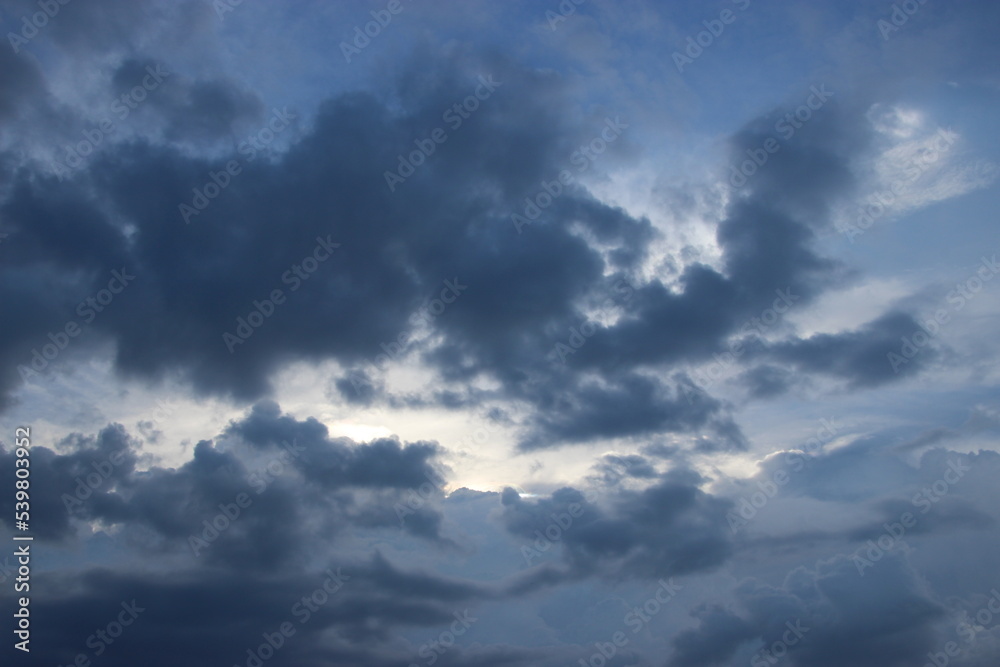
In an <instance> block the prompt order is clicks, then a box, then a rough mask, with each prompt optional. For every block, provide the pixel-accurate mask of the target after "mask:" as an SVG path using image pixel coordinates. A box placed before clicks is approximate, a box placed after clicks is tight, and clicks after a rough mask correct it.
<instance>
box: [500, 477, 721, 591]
mask: <svg viewBox="0 0 1000 667" xmlns="http://www.w3.org/2000/svg"><path fill="white" fill-rule="evenodd" d="M643 476H645V475H643ZM704 481H705V480H704V479H703V478H701V477H700V476H699V475H697V474H696V473H693V472H688V471H683V470H674V471H671V472H669V473H666V474H664V475H662V476H661V477H660V479H659V480H657V482H656V483H655V484H653V485H652V486H650V487H648V488H646V489H644V490H642V491H624V490H623V491H620V492H619V493H618V494H616V495H615V496H614V497H613V498H612V499H611V501H610V503H609V506H608V507H602V506H598V505H596V504H594V503H593V502H591V501H590V500H588V498H587V497H585V495H584V494H583V493H581V492H580V491H578V490H576V489H572V488H564V489H560V490H558V491H556V492H554V493H553V494H552V495H551V496H550V497H548V498H541V499H538V500H535V501H528V500H525V499H523V498H521V497H520V496H519V495H518V494H517V492H515V491H514V490H513V489H506V490H505V491H504V493H503V495H502V498H501V500H502V504H503V508H504V511H503V514H502V520H503V522H504V524H505V526H506V528H507V530H508V531H509V532H510V533H511V534H512V535H514V536H516V537H518V538H520V539H522V540H524V544H523V545H522V555H525V551H524V550H525V549H528V550H529V551H531V550H535V551H533V552H531V554H530V555H531V556H532V557H528V556H526V559H527V560H528V562H529V564H537V561H536V560H535V559H539V560H540V559H542V557H543V547H544V546H545V544H546V543H548V544H549V547H548V548H545V549H544V551H549V549H550V548H553V546H552V545H556V546H555V547H554V548H557V549H558V550H559V554H560V560H559V562H560V563H561V565H562V567H561V568H556V567H554V566H553V565H551V564H548V565H543V566H540V567H538V568H536V569H535V570H534V571H529V572H528V573H527V574H526V576H525V577H524V578H523V580H521V581H519V582H518V584H517V586H518V587H519V588H524V589H530V588H532V587H535V586H546V585H553V584H555V583H559V582H560V581H564V580H574V579H579V578H584V577H589V576H598V577H609V578H612V579H627V578H633V577H639V578H648V579H651V580H655V579H657V578H659V577H667V576H672V575H681V574H688V573H692V572H702V571H709V570H712V569H714V568H715V567H717V566H719V565H721V564H722V563H723V562H724V561H725V560H726V559H727V558H728V557H729V556H730V554H731V553H732V544H731V540H730V535H729V531H728V529H727V528H726V523H725V515H726V512H727V511H728V510H729V509H730V507H731V506H732V504H731V502H730V501H728V500H725V499H721V498H717V497H714V496H712V495H710V494H707V493H705V492H704V491H702V490H701V489H700V488H699V486H700V485H701V484H702V483H703V482H704ZM557 529H558V530H557ZM555 533H557V534H558V535H557V537H556V538H553V537H552V535H553V534H555ZM539 543H540V544H541V546H539Z"/></svg>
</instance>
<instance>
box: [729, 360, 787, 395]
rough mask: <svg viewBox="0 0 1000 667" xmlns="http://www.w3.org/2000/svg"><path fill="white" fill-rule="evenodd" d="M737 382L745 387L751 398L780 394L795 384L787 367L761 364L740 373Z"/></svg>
mask: <svg viewBox="0 0 1000 667" xmlns="http://www.w3.org/2000/svg"><path fill="white" fill-rule="evenodd" d="M737 382H738V383H739V384H741V385H743V386H744V387H746V389H747V392H748V393H749V394H750V396H751V397H752V398H758V399H766V398H774V397H776V396H781V395H782V394H784V393H785V392H787V391H788V390H789V389H791V388H792V387H793V386H794V385H795V375H794V373H793V372H792V371H790V370H788V369H787V368H781V367H780V366H774V365H771V364H762V365H760V366H756V367H754V368H751V369H750V370H748V371H746V372H744V373H741V374H740V376H739V378H737Z"/></svg>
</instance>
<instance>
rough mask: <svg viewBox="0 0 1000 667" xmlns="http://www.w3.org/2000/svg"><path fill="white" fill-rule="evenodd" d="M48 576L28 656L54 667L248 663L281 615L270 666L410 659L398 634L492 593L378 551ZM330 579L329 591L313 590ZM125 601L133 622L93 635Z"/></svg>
mask: <svg viewBox="0 0 1000 667" xmlns="http://www.w3.org/2000/svg"><path fill="white" fill-rule="evenodd" d="M47 578H48V579H49V581H48V583H47V585H45V586H44V587H43V589H44V590H43V591H41V592H39V593H38V594H36V595H34V596H33V598H32V614H33V615H34V618H36V619H37V620H36V623H35V625H34V626H33V630H34V633H33V639H35V641H34V642H32V649H33V650H32V656H33V659H35V660H38V661H39V662H42V663H47V662H51V663H53V664H70V663H72V662H73V660H74V659H75V656H76V655H77V654H80V653H84V654H86V655H87V657H89V658H90V659H91V660H94V661H95V662H96V660H98V659H99V660H100V661H101V664H107V665H130V664H136V663H140V662H141V663H142V664H148V665H167V664H176V661H177V660H181V661H183V662H184V664H188V665H195V666H201V665H204V666H205V667H209V666H212V667H218V665H220V664H227V665H228V664H234V663H235V664H246V661H247V658H248V654H247V650H248V649H250V650H252V651H255V652H256V651H257V649H258V647H259V646H260V645H261V644H263V643H266V640H265V638H264V637H263V635H264V634H265V633H267V634H271V633H274V632H278V628H279V626H280V625H281V624H282V623H285V622H288V623H290V624H291V625H292V626H293V627H294V629H295V634H294V635H292V636H291V637H288V638H287V639H286V641H285V642H283V646H281V649H280V650H278V651H276V652H275V653H274V657H273V659H271V660H269V661H267V664H275V665H309V666H312V665H315V666H316V667H319V665H344V666H346V665H357V664H365V665H385V666H389V665H399V664H407V663H408V662H409V661H411V660H415V659H418V658H417V656H416V651H417V647H413V648H412V650H410V651H406V650H404V649H402V648H401V646H400V644H399V642H398V641H396V642H392V643H390V642H389V641H388V640H389V639H390V638H391V636H392V634H393V633H394V632H395V631H397V630H399V629H400V628H424V627H426V628H432V627H435V626H442V627H446V628H447V627H448V626H449V624H451V623H453V622H455V621H456V618H457V617H456V614H457V615H458V617H461V618H465V619H466V620H467V621H471V622H472V623H475V619H476V612H475V607H476V605H477V604H478V603H480V602H482V601H483V600H487V599H490V598H491V597H493V594H492V593H490V592H489V591H488V590H487V589H484V588H481V587H476V586H474V585H469V584H463V583H460V582H455V581H453V580H450V579H447V578H444V577H438V576H434V575H429V574H425V573H422V572H420V571H409V570H401V569H399V568H397V567H395V566H393V565H391V564H390V563H388V562H387V561H385V560H384V559H382V558H380V557H378V556H375V557H373V558H370V559H366V560H363V561H343V562H329V563H327V564H326V565H322V566H320V567H319V569H316V570H309V571H300V570H295V571H282V572H279V573H271V574H269V575H267V576H260V577H253V576H251V575H247V574H246V573H234V572H226V571H224V570H217V569H206V570H181V571H176V572H172V573H169V574H164V573H159V574H156V575H152V574H150V573H148V572H142V571H120V570H119V571H110V570H107V569H101V568H94V569H87V570H82V571H79V572H72V573H53V574H50V575H48V576H47ZM324 585H326V588H325V591H326V592H324V593H323V594H322V595H314V594H316V592H317V591H318V590H320V589H324ZM123 603H124V604H125V605H127V606H128V607H129V608H131V609H134V610H136V611H138V615H137V616H136V618H135V621H134V622H133V623H131V624H130V625H129V626H127V627H126V628H125V629H124V632H122V633H121V634H120V636H116V635H115V634H114V632H112V633H110V636H111V637H114V639H112V640H111V642H107V641H104V640H101V639H100V636H99V635H98V636H95V631H97V630H105V629H106V628H107V625H108V623H110V622H114V621H115V620H116V619H117V618H118V616H119V614H120V613H121V612H122V609H123V607H122V604H123ZM439 632H440V631H437V632H435V633H434V635H435V636H436V635H437V634H438V633H439ZM428 634H430V631H429V630H428ZM108 636H109V634H105V635H104V637H105V638H107V637H108ZM88 640H89V642H90V643H89V644H88ZM101 647H103V650H102V655H100V656H99V657H98V656H96V655H95V652H96V650H97V649H98V648H101ZM161 656H162V659H161ZM475 664H480V663H475ZM483 664H489V663H483Z"/></svg>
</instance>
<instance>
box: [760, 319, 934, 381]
mask: <svg viewBox="0 0 1000 667" xmlns="http://www.w3.org/2000/svg"><path fill="white" fill-rule="evenodd" d="M915 332H920V333H922V332H923V329H922V328H921V325H920V323H919V322H917V320H916V319H915V318H914V317H913V316H912V315H910V314H908V313H900V312H890V313H886V314H885V315H882V316H881V317H879V318H878V319H875V320H872V321H871V322H868V323H867V324H865V325H863V326H861V327H859V328H857V329H855V330H853V331H847V332H843V333H836V334H814V335H813V336H810V337H809V338H805V339H792V340H786V341H779V342H777V343H774V344H770V345H767V344H764V345H762V346H761V347H762V348H763V350H755V349H751V354H750V357H751V358H753V357H762V358H765V359H773V360H775V361H778V362H783V363H787V364H791V365H793V366H794V367H795V368H796V369H798V370H799V371H800V372H804V373H818V374H823V375H828V376H832V377H834V378H837V379H841V380H845V381H847V384H848V386H849V387H851V388H855V389H856V388H867V387H877V386H879V385H883V384H886V383H889V382H894V381H896V380H898V379H899V378H900V377H905V376H910V375H914V374H916V373H918V372H919V371H920V370H921V369H922V368H924V367H926V366H927V365H928V364H930V363H931V362H933V361H934V360H935V359H936V358H937V357H938V353H937V352H936V351H935V350H934V349H933V348H920V349H919V353H913V354H912V355H911V354H909V350H910V348H907V347H905V346H906V342H905V341H906V340H907V339H909V338H911V337H912V336H913V335H914V333H915ZM914 349H916V348H914ZM904 353H905V354H906V355H907V356H903V355H904ZM892 355H895V357H893V356H892ZM896 357H898V358H899V359H900V360H902V361H900V362H898V363H893V360H894V359H895V358H896Z"/></svg>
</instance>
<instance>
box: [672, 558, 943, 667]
mask: <svg viewBox="0 0 1000 667" xmlns="http://www.w3.org/2000/svg"><path fill="white" fill-rule="evenodd" d="M884 565H885V569H884V570H883V571H881V572H880V575H879V576H878V577H877V578H867V577H866V578H862V577H859V576H858V573H857V570H856V569H855V567H854V565H853V564H852V563H851V562H850V561H849V560H848V559H846V558H843V557H836V558H833V559H831V560H829V561H821V562H820V563H817V565H816V567H815V569H806V568H798V569H796V570H795V571H793V572H791V573H789V575H788V576H787V577H786V579H785V582H784V584H783V585H782V586H781V587H774V586H770V585H768V584H765V583H763V582H759V581H756V580H747V581H744V582H743V583H742V584H741V585H740V586H739V587H738V588H737V589H736V597H737V600H738V601H739V604H740V606H741V607H742V610H741V611H740V612H737V611H735V610H722V609H718V608H716V609H712V610H710V611H706V610H704V609H702V610H697V614H696V615H698V616H699V617H700V624H699V626H698V627H697V628H695V629H693V630H687V631H684V632H683V633H681V634H680V635H678V637H677V638H676V639H675V640H674V642H673V643H674V649H675V653H674V655H673V656H672V657H671V660H670V663H669V664H670V665H671V667H674V666H677V667H680V666H682V665H683V666H689V665H718V664H726V661H727V660H730V659H731V658H732V657H733V656H734V655H735V654H736V651H737V650H738V649H739V648H740V647H741V646H743V647H744V648H746V649H749V650H748V652H749V653H752V656H753V657H751V660H754V658H756V659H757V662H759V663H760V664H770V662H771V658H772V657H774V656H779V657H784V659H786V660H788V661H789V664H791V665H795V666H796V667H827V666H828V665H829V666H831V667H832V666H833V665H843V664H851V665H859V666H861V667H904V666H908V665H914V664H919V663H920V662H921V659H922V658H924V657H925V655H926V653H927V651H928V650H929V649H931V648H932V647H933V646H934V644H933V642H934V637H935V632H934V623H935V622H936V621H937V620H938V619H939V618H940V617H941V616H942V615H943V608H942V607H941V605H940V604H938V603H937V602H935V601H933V599H932V598H931V597H930V596H929V595H928V593H927V592H926V590H925V588H924V585H923V583H922V582H921V580H920V577H919V575H918V574H917V573H916V572H915V571H914V570H913V568H912V567H911V566H910V565H909V563H907V562H906V561H905V560H904V559H903V558H900V557H897V556H895V555H890V556H886V559H885V562H884ZM758 650H767V651H771V652H770V653H769V654H761V653H758V652H757V651H758ZM785 656H787V657H785Z"/></svg>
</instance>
